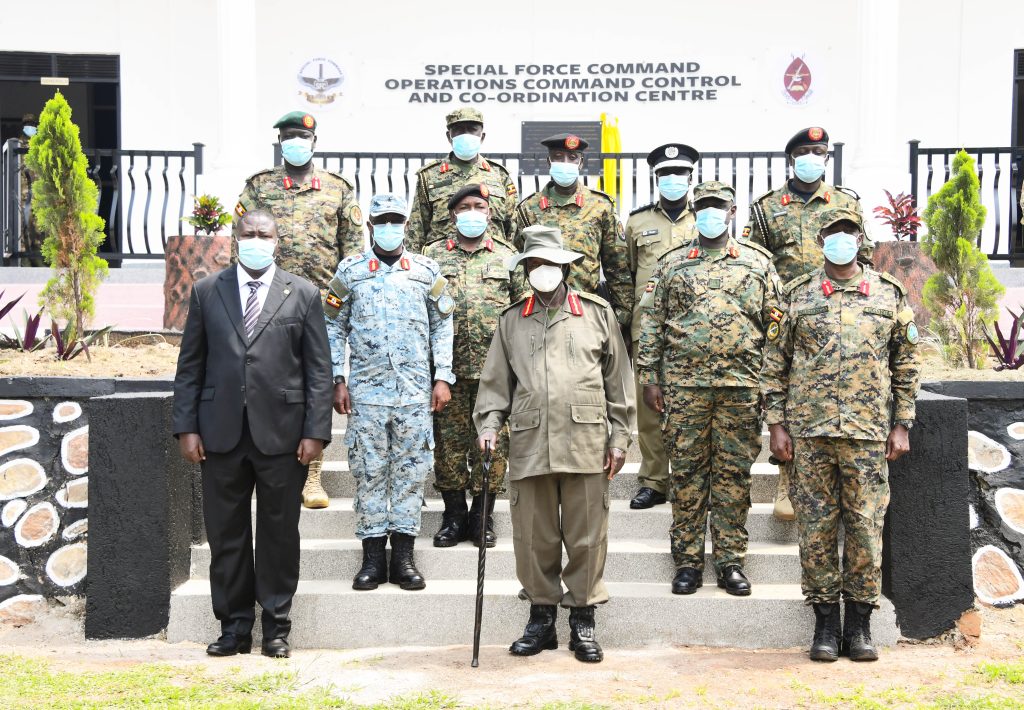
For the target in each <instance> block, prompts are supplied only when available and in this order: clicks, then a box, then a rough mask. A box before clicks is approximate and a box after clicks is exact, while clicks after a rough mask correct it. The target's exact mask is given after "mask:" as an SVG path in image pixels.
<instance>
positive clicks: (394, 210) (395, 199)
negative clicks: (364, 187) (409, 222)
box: [370, 192, 409, 217]
mask: <svg viewBox="0 0 1024 710" xmlns="http://www.w3.org/2000/svg"><path fill="white" fill-rule="evenodd" d="M382 214H400V215H402V216H403V217H408V216H409V203H407V202H406V201H405V198H404V197H402V196H401V195H396V194H394V193H393V192H382V193H380V194H377V195H374V196H373V197H371V198H370V216H371V217H379V216H381V215H382Z"/></svg>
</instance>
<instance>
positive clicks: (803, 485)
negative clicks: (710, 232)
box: [762, 268, 919, 604]
mask: <svg viewBox="0 0 1024 710" xmlns="http://www.w3.org/2000/svg"><path fill="white" fill-rule="evenodd" d="M828 291H832V293H831V295H829V294H828V293H827V292H828ZM782 310H783V311H784V314H783V318H782V321H781V323H780V324H779V327H777V328H776V327H774V326H773V330H772V331H771V332H769V343H768V347H767V348H766V350H765V366H764V370H763V372H762V392H763V396H764V398H765V404H766V407H767V413H766V420H767V422H768V424H769V425H772V424H783V425H785V427H786V429H787V430H788V432H789V435H790V437H792V440H793V452H794V461H795V475H794V476H793V478H792V480H791V481H790V500H791V501H792V503H793V508H794V510H795V511H796V516H797V524H798V526H799V529H800V564H801V566H802V568H803V578H802V586H803V593H804V596H805V598H806V599H807V601H808V602H809V603H814V604H831V603H836V602H838V601H839V600H840V595H842V596H844V597H845V598H846V599H847V600H852V601H858V602H864V603H869V604H876V603H877V601H878V598H879V594H880V587H881V562H882V522H883V519H884V517H885V511H886V507H887V506H888V504H889V482H888V478H889V473H888V468H887V466H886V462H885V442H886V439H887V438H888V436H889V432H890V430H891V428H892V424H893V422H894V421H895V422H900V423H907V424H909V423H911V422H913V419H914V401H915V398H916V397H917V389H918V378H919V371H918V364H917V359H916V348H915V343H916V342H917V339H918V334H917V326H916V324H915V323H914V322H913V317H914V313H913V311H912V310H910V306H909V305H908V303H907V298H906V291H905V289H904V288H903V286H902V285H901V284H900V283H899V282H898V281H896V279H894V278H892V277H891V276H889V275H888V274H879V273H877V272H875V271H872V270H871V269H869V268H864V269H863V273H862V274H861V276H858V277H857V278H854V279H851V280H850V281H849V282H846V283H840V282H834V281H832V280H830V279H829V278H828V277H827V276H826V275H825V271H824V269H823V268H819V269H816V270H814V271H812V272H811V273H809V274H805V275H804V276H802V277H800V278H798V279H796V280H794V281H791V282H790V283H788V284H786V286H785V287H784V288H783V306H782ZM840 518H842V521H843V527H844V528H845V532H846V539H845V543H844V550H843V568H842V573H840V568H839V555H838V544H839V540H838V528H839V520H840Z"/></svg>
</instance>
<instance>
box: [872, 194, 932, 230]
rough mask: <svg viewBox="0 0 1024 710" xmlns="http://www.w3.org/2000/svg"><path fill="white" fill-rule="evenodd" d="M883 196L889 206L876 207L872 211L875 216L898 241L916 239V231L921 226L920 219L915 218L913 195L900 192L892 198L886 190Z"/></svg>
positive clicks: (915, 210) (915, 209)
mask: <svg viewBox="0 0 1024 710" xmlns="http://www.w3.org/2000/svg"><path fill="white" fill-rule="evenodd" d="M885 196H886V197H888V198H889V206H888V207H886V206H884V205H881V206H879V207H876V208H875V209H874V212H875V216H876V217H877V218H878V220H879V221H880V222H882V224H885V225H886V226H888V227H889V228H890V229H891V230H892V234H893V236H894V237H896V239H897V240H898V241H901V242H902V241H906V240H910V239H914V238H916V237H917V230H918V228H919V227H920V226H921V218H920V217H918V216H917V207H915V206H914V197H913V195H908V194H906V193H905V192H901V193H900V194H898V195H896V196H895V197H893V196H892V193H891V192H889V191H888V190H886V191H885Z"/></svg>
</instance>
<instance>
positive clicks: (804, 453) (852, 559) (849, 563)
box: [789, 437, 889, 604]
mask: <svg viewBox="0 0 1024 710" xmlns="http://www.w3.org/2000/svg"><path fill="white" fill-rule="evenodd" d="M793 456H794V462H795V471H794V474H795V475H794V476H793V477H792V478H791V479H790V481H789V499H790V501H791V502H792V503H793V511H794V512H795V513H796V522H797V526H798V527H799V530H800V566H801V568H802V569H803V575H802V580H801V586H802V587H803V593H804V597H805V598H806V599H807V601H808V602H809V603H812V604H829V603H834V602H838V601H839V600H840V596H842V597H845V598H846V599H849V600H851V601H858V602H864V603H867V604H877V603H878V597H879V595H880V594H881V586H882V524H883V522H884V520H885V511H886V509H887V508H888V507H889V467H888V464H887V463H886V461H885V442H884V441H864V440H859V439H840V438H838V437H815V438H808V439H794V440H793ZM840 519H842V522H843V529H844V534H845V540H844V542H843V568H842V572H840V570H839V521H840Z"/></svg>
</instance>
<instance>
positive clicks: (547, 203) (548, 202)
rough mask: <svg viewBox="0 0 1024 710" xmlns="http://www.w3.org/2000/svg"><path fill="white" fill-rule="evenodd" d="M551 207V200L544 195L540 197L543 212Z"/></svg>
mask: <svg viewBox="0 0 1024 710" xmlns="http://www.w3.org/2000/svg"><path fill="white" fill-rule="evenodd" d="M550 205H551V200H549V199H548V198H547V197H545V196H544V195H541V196H540V208H541V209H542V210H546V209H547V208H548V207H549V206H550Z"/></svg>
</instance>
